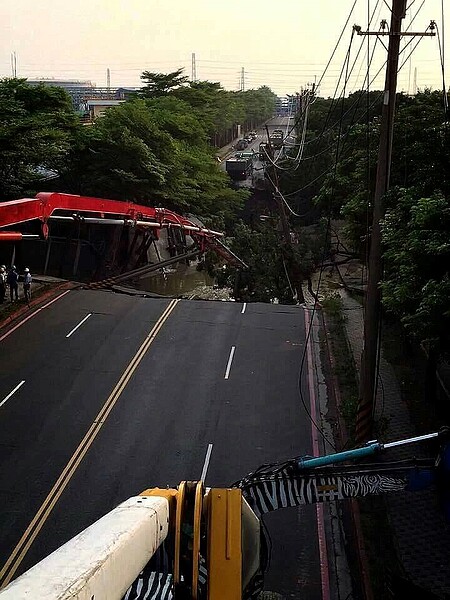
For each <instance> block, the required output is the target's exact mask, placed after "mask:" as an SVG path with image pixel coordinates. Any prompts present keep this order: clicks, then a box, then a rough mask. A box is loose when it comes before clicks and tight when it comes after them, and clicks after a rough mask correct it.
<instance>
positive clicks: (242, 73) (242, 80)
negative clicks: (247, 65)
mask: <svg viewBox="0 0 450 600" xmlns="http://www.w3.org/2000/svg"><path fill="white" fill-rule="evenodd" d="M241 92H245V70H244V67H242V68H241Z"/></svg>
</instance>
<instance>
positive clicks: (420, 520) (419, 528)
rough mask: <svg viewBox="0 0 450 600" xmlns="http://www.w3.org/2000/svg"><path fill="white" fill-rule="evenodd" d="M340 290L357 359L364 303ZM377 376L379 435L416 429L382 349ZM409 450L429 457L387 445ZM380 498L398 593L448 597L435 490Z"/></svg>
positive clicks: (446, 548) (449, 548)
mask: <svg viewBox="0 0 450 600" xmlns="http://www.w3.org/2000/svg"><path fill="white" fill-rule="evenodd" d="M339 293H340V296H341V298H342V302H343V310H344V314H345V317H346V324H345V327H346V331H347V336H348V340H349V343H350V345H351V348H352V352H353V356H354V360H355V364H356V365H358V364H359V361H360V355H361V349H362V341H363V309H362V306H361V304H360V303H359V302H357V301H356V300H354V299H353V298H352V297H351V296H349V295H348V294H347V293H346V292H345V290H343V289H342V290H340V291H339ZM380 380H381V382H380V385H379V388H378V397H377V404H376V419H377V420H379V419H382V420H383V422H384V423H386V427H385V434H384V436H383V438H384V439H383V440H382V441H393V440H397V439H402V438H408V437H413V436H414V435H417V431H416V428H415V426H414V423H413V421H412V418H411V414H410V411H409V408H408V406H407V405H406V403H405V402H404V400H403V399H402V397H401V392H400V387H399V384H398V381H397V378H396V375H395V372H394V369H393V367H392V366H391V365H390V364H389V363H388V362H387V360H386V359H385V358H384V353H383V350H382V352H381V364H380ZM413 456H415V457H427V456H428V457H429V456H430V454H429V453H427V452H426V451H425V449H424V448H423V446H421V445H420V444H416V445H414V446H408V447H405V448H401V449H396V450H391V451H389V460H402V459H404V458H411V457H413ZM383 499H384V502H385V506H386V510H387V515H388V520H389V525H390V528H391V532H392V537H393V539H394V543H395V546H396V553H397V556H398V560H399V562H400V564H401V566H402V568H403V570H404V578H405V580H406V581H405V582H404V583H403V585H404V587H403V588H402V590H401V591H399V593H401V596H402V597H407V598H408V600H411V599H413V598H414V599H415V598H417V599H419V598H420V599H423V600H426V599H427V598H430V599H431V598H436V599H442V600H444V599H448V598H450V525H449V524H448V523H447V522H446V521H445V519H444V516H443V514H442V512H441V510H440V508H439V506H438V497H437V493H436V491H435V490H424V491H421V492H415V493H404V494H386V496H385V497H384V498H383ZM387 567H388V565H387ZM408 582H410V583H411V584H412V585H411V589H406V586H408ZM395 597H397V596H395ZM398 597H400V595H399V596H398ZM376 600H378V599H376Z"/></svg>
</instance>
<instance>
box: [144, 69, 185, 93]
mask: <svg viewBox="0 0 450 600" xmlns="http://www.w3.org/2000/svg"><path fill="white" fill-rule="evenodd" d="M183 70H184V69H177V70H176V71H172V72H171V73H154V72H152V71H143V73H142V75H141V79H142V81H143V82H144V83H145V86H144V87H143V89H142V90H141V91H140V93H139V95H140V96H142V97H144V98H157V97H159V96H165V95H166V94H168V93H169V92H171V91H173V90H174V89H176V88H179V87H181V86H183V85H185V84H186V83H187V82H188V79H189V78H188V77H186V76H185V75H182V73H183Z"/></svg>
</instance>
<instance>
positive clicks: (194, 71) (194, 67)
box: [191, 52, 197, 82]
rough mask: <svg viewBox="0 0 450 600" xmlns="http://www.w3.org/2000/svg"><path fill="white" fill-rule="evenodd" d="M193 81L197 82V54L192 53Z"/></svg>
mask: <svg viewBox="0 0 450 600" xmlns="http://www.w3.org/2000/svg"><path fill="white" fill-rule="evenodd" d="M191 81H194V82H195V81H197V66H196V64H195V52H193V53H192V73H191Z"/></svg>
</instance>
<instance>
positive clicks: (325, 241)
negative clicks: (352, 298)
mask: <svg viewBox="0 0 450 600" xmlns="http://www.w3.org/2000/svg"><path fill="white" fill-rule="evenodd" d="M354 33H355V31H354V30H352V36H351V39H350V44H349V47H348V50H347V54H346V57H345V61H344V65H343V68H342V71H344V70H345V81H344V89H343V95H342V105H341V121H340V126H339V132H338V138H339V137H340V135H341V131H342V114H343V106H344V99H345V90H346V86H347V83H348V78H349V63H350V54H351V47H352V41H353V36H354ZM338 159H339V144H337V147H336V154H335V162H334V172H335V175H336V171H337V163H338ZM328 212H329V214H328V218H327V226H326V229H325V234H324V247H323V253H322V260H321V265H320V270H319V277H318V281H317V289H316V292H315V294H314V304H313V308H312V311H311V315H310V322H309V327H308V331H307V334H306V339H305V347H304V349H303V353H302V360H301V363H300V372H299V377H298V390H299V395H300V400H301V402H302V405H303V408H304V410H305V412H306V414H307V415H308V418H309V419H310V421H311V423H312V424H313V425H314V427H315V428H316V430H317V431H318V432H319V433H320V435H321V436H322V438H323V439H324V441H326V442H327V443H328V444H329V445H330V446H331V448H333V450H334V451H336V447H335V446H334V444H333V443H332V442H331V441H330V440H329V439H328V437H327V436H326V435H325V433H324V432H323V430H322V428H321V427H320V425H319V424H318V423H316V421H315V419H313V417H312V415H311V412H310V411H309V409H308V407H307V405H306V402H305V398H304V396H303V391H302V377H303V369H304V366H305V359H306V354H307V351H308V344H309V340H310V338H311V332H312V327H313V323H314V316H315V313H316V310H317V304H318V298H319V290H320V286H321V283H322V276H323V272H324V269H325V259H326V256H327V243H328V238H329V235H330V231H331V213H332V211H331V201H330V209H329V211H328Z"/></svg>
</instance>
